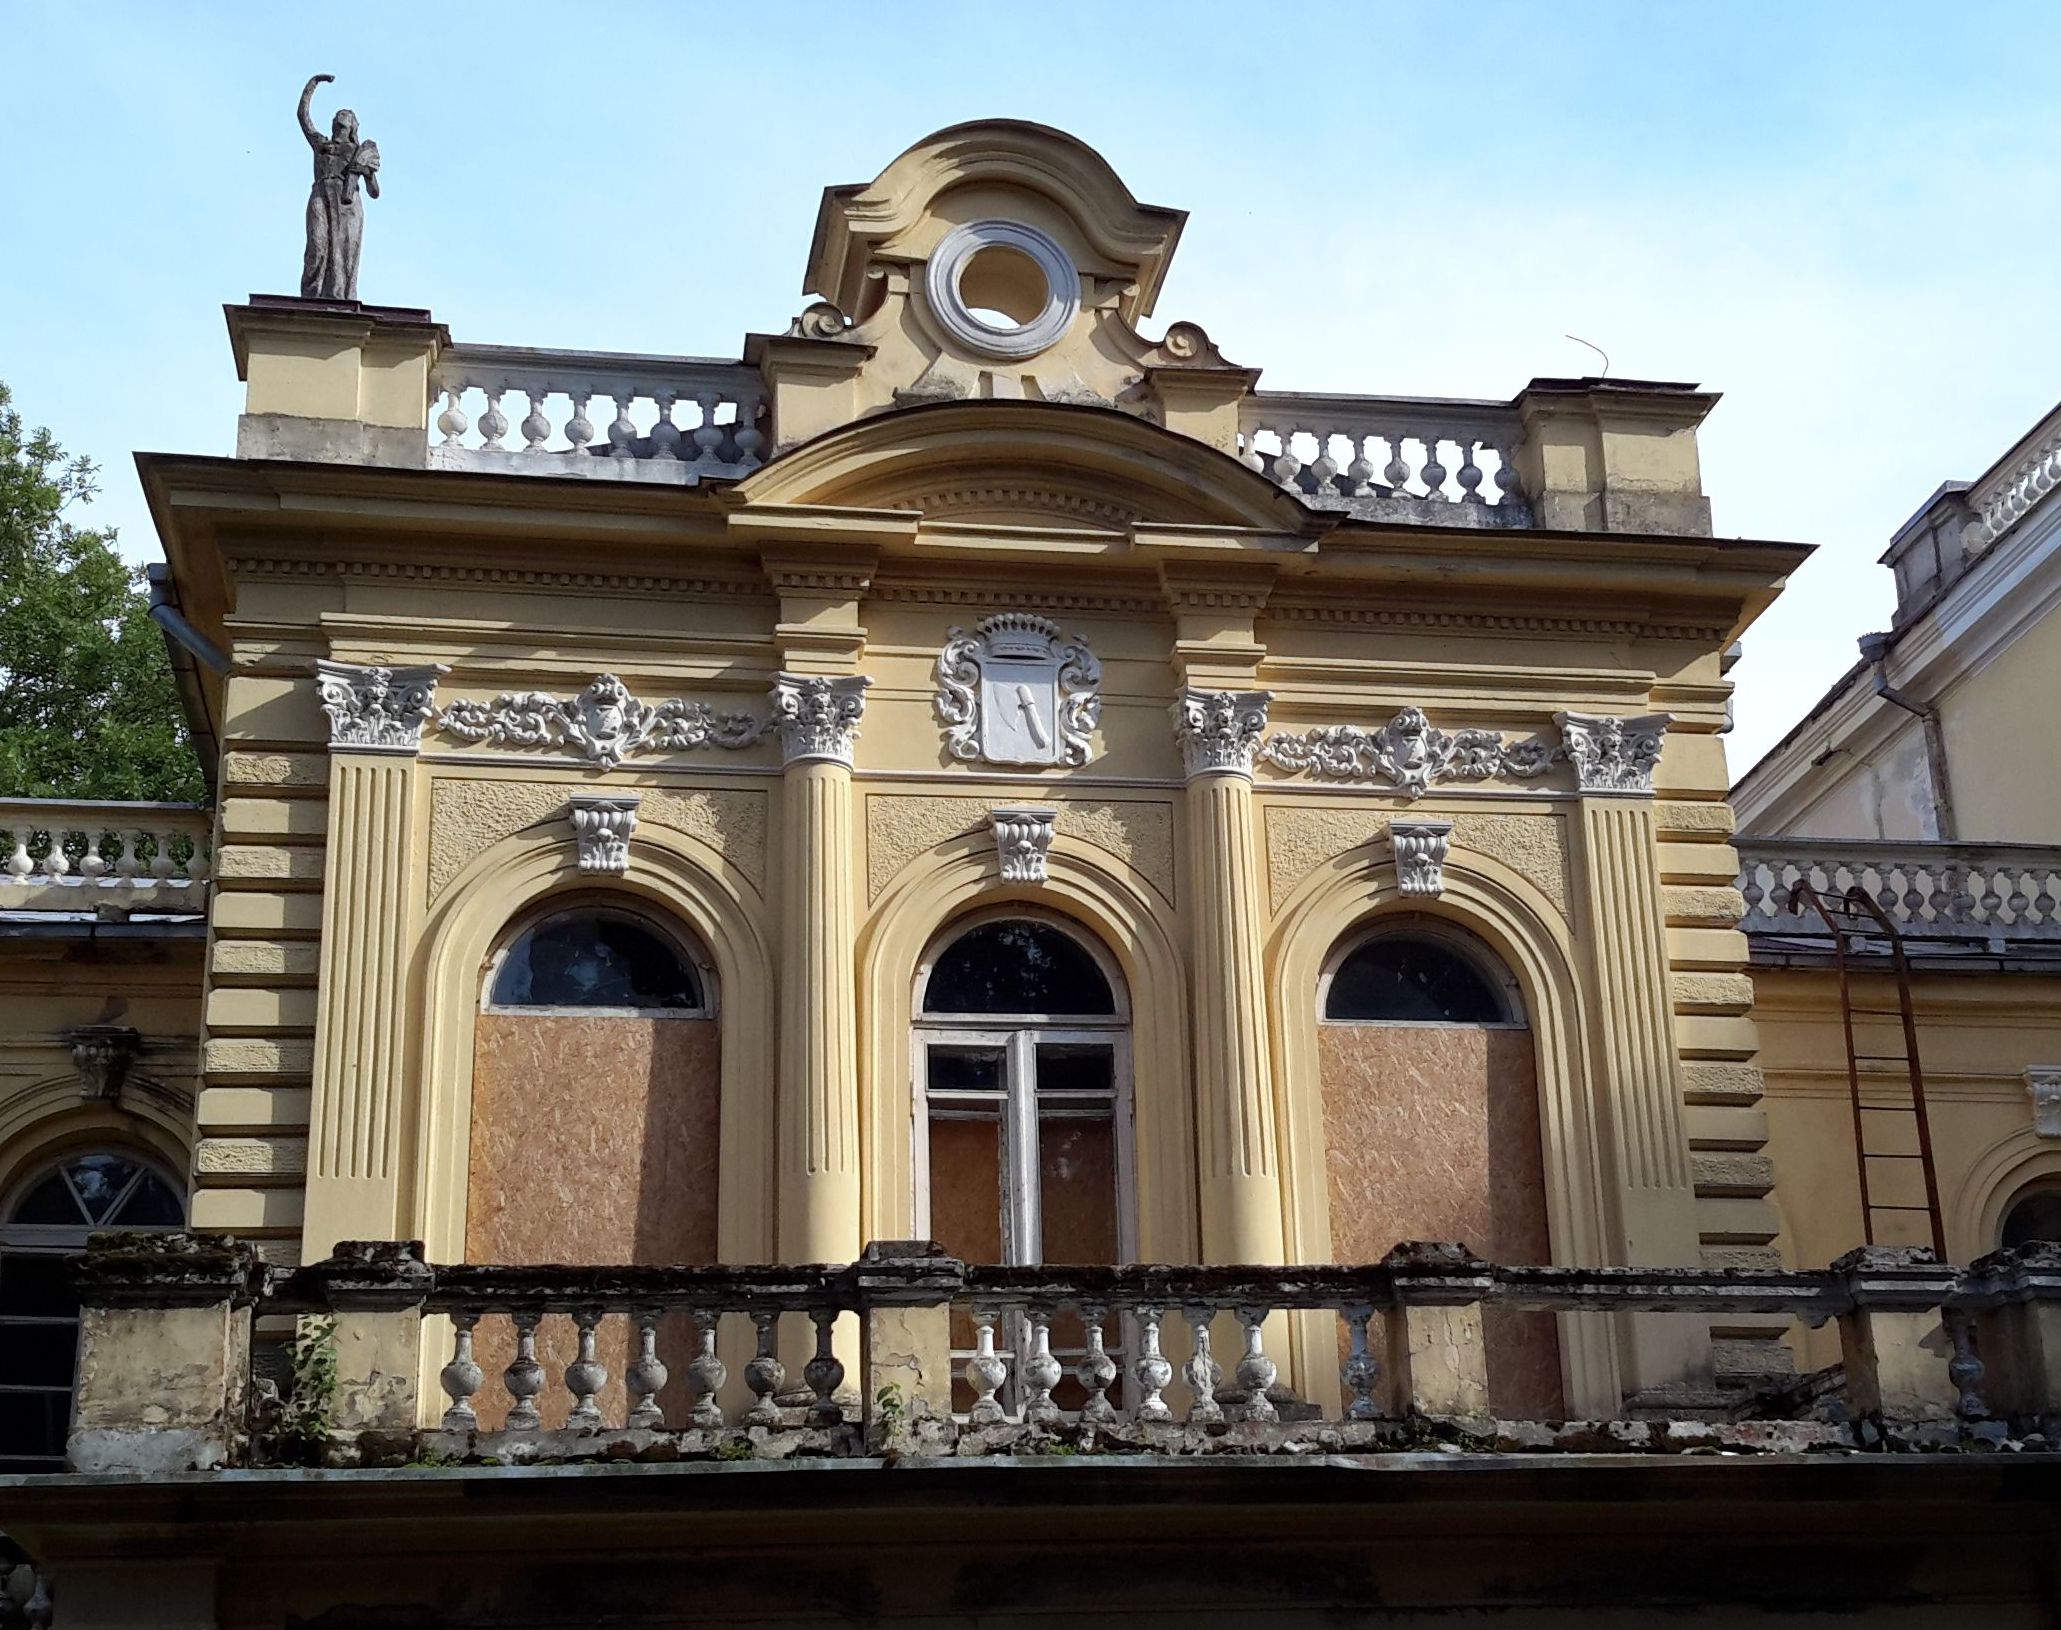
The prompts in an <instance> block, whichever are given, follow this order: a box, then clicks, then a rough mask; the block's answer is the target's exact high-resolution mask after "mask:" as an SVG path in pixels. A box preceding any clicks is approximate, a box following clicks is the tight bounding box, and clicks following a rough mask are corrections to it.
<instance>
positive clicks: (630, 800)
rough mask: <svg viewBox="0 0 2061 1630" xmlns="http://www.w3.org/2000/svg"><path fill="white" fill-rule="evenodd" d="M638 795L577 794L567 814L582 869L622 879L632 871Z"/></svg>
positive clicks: (641, 796)
mask: <svg viewBox="0 0 2061 1630" xmlns="http://www.w3.org/2000/svg"><path fill="white" fill-rule="evenodd" d="M643 801H644V795H643V794H642V793H638V792H619V793H598V792H576V793H574V794H573V795H572V798H571V800H570V807H569V809H568V811H567V813H568V814H570V815H571V817H572V828H573V843H574V845H575V846H576V847H577V849H578V851H579V857H580V870H581V871H583V872H598V873H600V874H602V875H604V876H609V877H622V876H624V875H625V874H626V873H627V872H628V871H629V869H630V838H631V837H632V835H633V834H634V833H635V832H636V830H637V806H638V805H639V804H641V803H642V802H643Z"/></svg>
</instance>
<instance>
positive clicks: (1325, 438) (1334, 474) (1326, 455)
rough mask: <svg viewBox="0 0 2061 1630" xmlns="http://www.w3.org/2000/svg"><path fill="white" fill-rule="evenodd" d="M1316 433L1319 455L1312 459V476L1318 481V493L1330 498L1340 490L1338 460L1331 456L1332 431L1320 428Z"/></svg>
mask: <svg viewBox="0 0 2061 1630" xmlns="http://www.w3.org/2000/svg"><path fill="white" fill-rule="evenodd" d="M1315 435H1316V438H1317V456H1316V457H1315V458H1314V459H1313V460H1311V461H1310V476H1311V479H1312V480H1314V481H1315V482H1316V490H1317V493H1318V495H1319V496H1320V497H1326V498H1328V497H1331V496H1332V495H1333V494H1335V493H1336V492H1337V491H1338V488H1337V486H1336V485H1335V483H1336V482H1337V480H1338V461H1337V460H1336V459H1334V458H1333V457H1332V456H1331V432H1330V431H1328V430H1324V429H1319V430H1317V431H1316V432H1315Z"/></svg>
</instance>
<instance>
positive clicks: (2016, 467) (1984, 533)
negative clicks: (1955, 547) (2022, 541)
mask: <svg viewBox="0 0 2061 1630" xmlns="http://www.w3.org/2000/svg"><path fill="white" fill-rule="evenodd" d="M2056 487H2061V407H2057V408H2055V409H2054V411H2053V412H2051V413H2049V414H2048V415H2047V416H2046V418H2044V419H2042V420H2041V421H2040V422H2039V423H2038V424H2036V425H2034V426H2033V428H2032V429H2031V430H2030V431H2028V432H2027V433H2026V434H2025V435H2024V436H2023V437H2021V438H2020V439H2019V441H2018V444H2017V445H2016V446H2015V447H2013V448H2012V449H2011V450H2010V451H2009V452H2008V453H2006V454H2005V455H2004V456H2003V457H2002V458H2000V459H1999V460H1997V462H1996V463H1995V464H1994V465H1992V466H1991V467H1990V469H1989V470H1988V472H1987V473H1986V474H1984V476H1983V477H1982V479H1981V480H1980V481H1978V482H1976V483H1975V485H1974V486H1972V487H1971V488H1969V489H1968V495H1967V500H1966V501H1967V504H1968V507H1969V508H1970V509H1972V510H1973V511H1974V512H1975V515H1976V519H1975V520H1974V521H1972V522H1970V523H1969V527H1968V531H1967V534H1966V535H1965V536H1964V537H1963V539H1962V547H1963V549H1965V550H1966V551H1967V552H1968V553H1969V554H1971V555H1972V554H1975V553H1977V552H1979V551H1981V550H1983V549H1987V548H1988V547H1989V546H1990V545H1991V544H1993V543H1995V542H1996V541H1997V539H1999V538H2001V537H2002V536H2003V535H2004V534H2005V533H2006V532H2008V531H2010V530H2011V528H2012V527H2014V526H2016V525H2017V524H2018V523H2019V522H2020V521H2021V520H2023V519H2024V518H2025V517H2026V515H2027V514H2029V513H2030V512H2031V511H2032V509H2033V507H2034V506H2035V505H2036V504H2038V503H2039V502H2040V501H2041V500H2042V499H2044V498H2045V497H2046V496H2047V495H2048V494H2049V493H2051V492H2052V491H2053V490H2054V489H2055V488H2056Z"/></svg>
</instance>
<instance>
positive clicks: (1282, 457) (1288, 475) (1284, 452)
mask: <svg viewBox="0 0 2061 1630" xmlns="http://www.w3.org/2000/svg"><path fill="white" fill-rule="evenodd" d="M1278 434H1279V436H1280V438H1281V451H1280V452H1278V453H1276V454H1275V455H1274V463H1273V476H1274V480H1275V481H1276V482H1277V483H1279V484H1280V485H1281V486H1284V487H1286V488H1288V489H1289V490H1290V491H1291V492H1300V491H1301V490H1302V482H1301V481H1300V479H1298V478H1299V477H1300V476H1301V474H1302V460H1301V459H1299V458H1297V457H1296V456H1295V446H1294V442H1295V426H1293V425H1287V424H1284V425H1283V426H1282V427H1281V429H1280V431H1279V432H1278Z"/></svg>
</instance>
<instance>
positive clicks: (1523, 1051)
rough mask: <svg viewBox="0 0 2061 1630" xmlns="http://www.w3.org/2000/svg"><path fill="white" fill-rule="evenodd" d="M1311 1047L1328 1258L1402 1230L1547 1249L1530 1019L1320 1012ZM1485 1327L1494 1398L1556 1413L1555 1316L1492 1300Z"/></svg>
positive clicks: (1527, 1255)
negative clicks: (1491, 1023)
mask: <svg viewBox="0 0 2061 1630" xmlns="http://www.w3.org/2000/svg"><path fill="white" fill-rule="evenodd" d="M1317 1048H1318V1058H1319V1061H1320V1069H1321V1072H1322V1081H1323V1089H1324V1149H1325V1181H1326V1188H1327V1189H1328V1191H1329V1195H1330V1200H1331V1254H1332V1257H1333V1259H1334V1260H1335V1261H1338V1262H1376V1261H1379V1260H1380V1259H1381V1258H1382V1257H1383V1256H1385V1255H1386V1254H1387V1253H1388V1251H1389V1249H1390V1247H1392V1246H1393V1245H1395V1244H1396V1243H1397V1242H1398V1241H1399V1240H1458V1241H1460V1242H1462V1243H1463V1244H1466V1245H1468V1246H1470V1247H1472V1248H1473V1250H1474V1251H1475V1253H1476V1254H1477V1255H1479V1256H1483V1257H1486V1258H1488V1260H1490V1261H1492V1262H1506V1263H1511V1264H1528V1263H1547V1262H1550V1261H1551V1260H1552V1242H1551V1240H1550V1238H1549V1237H1548V1234H1547V1229H1546V1179H1545V1170H1544V1164H1543V1161H1542V1159H1541V1156H1540V1143H1539V1138H1540V1133H1539V1095H1538V1086H1537V1081H1536V1066H1535V1062H1534V1057H1533V1045H1532V1035H1531V1032H1530V1031H1529V1030H1502V1029H1487V1028H1484V1027H1481V1026H1478V1025H1331V1024H1327V1025H1320V1026H1319V1027H1318V1031H1317ZM1485 1329H1486V1337H1487V1342H1488V1361H1489V1393H1490V1397H1491V1399H1492V1400H1493V1402H1494V1404H1495V1406H1496V1408H1497V1410H1498V1411H1499V1412H1500V1413H1502V1414H1504V1415H1506V1416H1511V1417H1515V1418H1520V1419H1533V1420H1550V1419H1556V1418H1558V1417H1559V1416H1560V1415H1561V1414H1562V1413H1563V1408H1562V1404H1561V1394H1560V1343H1559V1338H1558V1336H1557V1334H1556V1327H1555V1324H1554V1319H1553V1315H1552V1314H1550V1313H1546V1314H1538V1313H1531V1314H1524V1313H1510V1312H1506V1311H1504V1310H1501V1309H1491V1310H1489V1311H1488V1313H1487V1314H1486V1316H1485Z"/></svg>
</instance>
